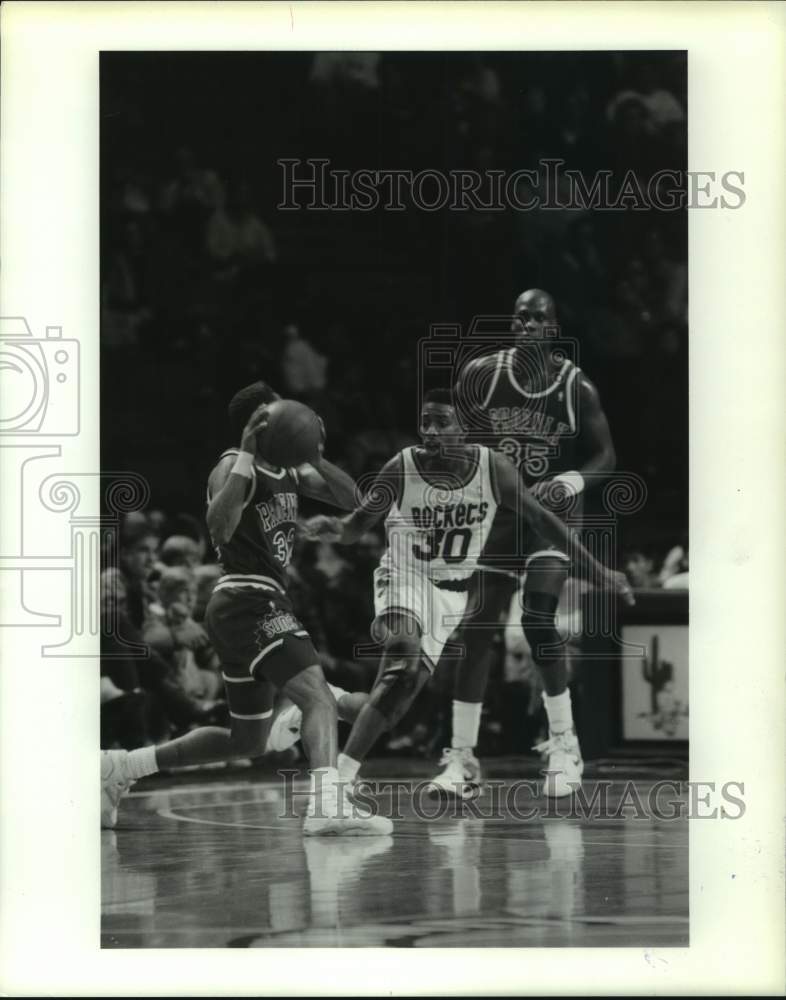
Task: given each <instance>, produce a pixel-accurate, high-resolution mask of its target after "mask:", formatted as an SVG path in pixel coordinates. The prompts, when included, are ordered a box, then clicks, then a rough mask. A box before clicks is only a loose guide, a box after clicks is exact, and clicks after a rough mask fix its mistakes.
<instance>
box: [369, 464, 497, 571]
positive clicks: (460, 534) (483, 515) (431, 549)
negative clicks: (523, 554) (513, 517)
mask: <svg viewBox="0 0 786 1000" xmlns="http://www.w3.org/2000/svg"><path fill="white" fill-rule="evenodd" d="M472 451H474V453H475V466H474V471H473V472H472V473H470V476H469V479H468V480H467V481H466V482H465V483H463V484H462V483H460V482H458V481H457V482H456V485H455V487H453V488H450V489H449V488H447V486H448V485H450V484H445V486H444V487H443V486H442V485H440V486H434V485H433V484H432V483H430V482H428V481H427V480H426V479H424V477H423V473H422V472H421V470H420V468H419V467H418V461H417V457H416V454H415V453H416V449H415V448H405V449H404V451H402V452H401V458H402V473H403V485H402V489H401V496H400V497H399V498H398V502H394V503H393V506H392V507H391V508H390V511H389V513H388V516H387V518H386V520H385V530H386V533H387V542H388V547H387V550H386V551H385V554H384V555H383V557H382V561H381V563H380V565H381V566H382V567H383V568H387V569H391V570H395V571H396V572H402V571H405V572H406V571H409V572H416V573H421V574H422V573H425V574H426V575H427V576H428V577H430V578H431V579H432V580H435V581H441V580H465V579H467V578H468V577H470V576H471V575H472V574H473V573H474V572H475V570H476V569H477V566H478V560H479V559H480V555H481V553H482V552H483V546H484V545H485V544H486V538H487V537H488V534H489V531H490V529H491V525H492V522H493V521H494V515H495V513H496V510H497V490H496V484H495V482H494V480H493V478H492V477H493V472H492V466H491V452H490V451H489V449H488V448H486V447H484V446H482V445H475V446H473V448H472Z"/></svg>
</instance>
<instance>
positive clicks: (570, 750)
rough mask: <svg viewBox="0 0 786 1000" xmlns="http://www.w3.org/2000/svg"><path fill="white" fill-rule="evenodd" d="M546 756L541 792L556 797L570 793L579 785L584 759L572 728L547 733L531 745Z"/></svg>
mask: <svg viewBox="0 0 786 1000" xmlns="http://www.w3.org/2000/svg"><path fill="white" fill-rule="evenodd" d="M533 750H537V751H538V752H539V753H541V754H544V756H545V757H546V767H545V768H544V779H543V794H544V795H547V796H548V797H549V798H552V799H558V798H562V797H563V796H565V795H572V794H573V792H575V791H576V790H577V789H578V788H579V787H580V785H581V776H582V774H583V773H584V761H583V760H582V759H581V748H580V747H579V741H578V738H577V736H576V734H575V732H574V731H573V730H572V729H568V730H567V731H566V732H564V733H549V738H548V739H547V740H544V741H543V742H542V743H538V744H537V746H535V747H533Z"/></svg>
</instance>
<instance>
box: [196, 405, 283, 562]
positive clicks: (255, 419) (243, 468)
mask: <svg viewBox="0 0 786 1000" xmlns="http://www.w3.org/2000/svg"><path fill="white" fill-rule="evenodd" d="M267 420H268V416H267V407H266V406H265V405H264V404H263V405H262V406H260V407H257V409H256V410H254V412H253V413H252V414H251V416H250V418H249V420H248V423H247V424H246V426H245V427H244V429H243V436H242V438H241V439H240V454H239V455H237V456H232V455H227V456H226V458H222V459H221V461H220V462H219V463H218V465H217V466H216V467H215V468H214V469H213V471H212V472H211V473H210V478H209V479H208V484H207V494H208V497H209V498H210V499H209V502H208V507H207V515H206V521H207V528H208V531H209V532H210V537H211V538H212V539H213V544H214V545H225V544H226V543H227V542H228V541H229V540H230V538H231V537H232V535H234V533H235V529H236V528H237V526H238V524H239V523H240V518H241V517H242V515H243V508H244V507H245V505H246V502H247V500H248V497H249V495H250V494H251V490H252V489H253V485H252V482H253V476H254V473H253V467H254V454H255V452H256V437H257V434H258V433H259V432H260V431H261V430H264V428H265V427H266V426H267Z"/></svg>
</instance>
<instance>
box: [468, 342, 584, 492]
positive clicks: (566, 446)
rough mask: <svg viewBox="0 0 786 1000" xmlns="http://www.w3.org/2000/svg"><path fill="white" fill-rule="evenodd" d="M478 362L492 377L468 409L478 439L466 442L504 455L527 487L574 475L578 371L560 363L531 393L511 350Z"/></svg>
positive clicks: (567, 361)
mask: <svg viewBox="0 0 786 1000" xmlns="http://www.w3.org/2000/svg"><path fill="white" fill-rule="evenodd" d="M483 360H484V363H485V364H487V365H488V366H489V367H491V366H493V374H492V377H491V381H490V384H489V387H488V390H487V391H486V392H485V393H484V397H483V398H482V399H478V400H474V401H473V403H472V408H471V410H470V419H472V420H473V432H476V431H479V433H473V434H472V435H471V436H473V437H475V438H476V439H477V440H482V441H483V442H484V443H485V444H488V445H490V446H491V447H493V448H495V449H496V450H497V451H500V452H502V453H503V454H504V455H506V456H507V457H508V458H509V459H510V460H511V461H512V462H513V464H514V465H516V467H517V468H518V469H519V471H520V472H521V474H522V475H523V477H524V480H525V482H526V483H527V484H528V485H532V484H533V483H536V482H538V481H539V480H541V479H545V478H551V477H553V476H556V475H559V473H561V472H567V471H568V470H569V469H575V468H576V464H577V462H576V450H577V449H576V444H577V437H578V431H577V428H578V422H577V418H576V413H577V409H578V398H577V390H578V384H579V379H578V376H579V374H580V372H581V369H580V368H578V367H577V366H576V365H574V364H573V362H572V361H570V360H567V359H566V360H565V361H564V362H563V363H562V366H561V368H560V369H559V371H558V372H557V373H556V374H555V375H554V378H553V381H552V382H551V384H550V385H549V386H547V388H545V389H543V390H541V391H539V392H531V391H528V390H527V389H526V388H524V386H523V385H522V381H523V375H524V368H525V366H524V365H523V364H520V363H519V356H518V355H517V352H516V349H515V348H511V349H509V350H505V351H498V352H497V353H496V354H493V355H489V356H488V358H484V359H483ZM475 416H476V417H477V418H478V419H477V424H476V425H475V420H474V419H473V418H474V417H475Z"/></svg>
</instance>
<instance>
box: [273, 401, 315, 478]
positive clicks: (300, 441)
mask: <svg viewBox="0 0 786 1000" xmlns="http://www.w3.org/2000/svg"><path fill="white" fill-rule="evenodd" d="M268 413H269V421H268V425H267V427H266V428H265V430H264V431H261V432H260V434H259V437H258V449H259V454H260V456H261V457H262V458H263V459H264V461H266V462H269V463H270V464H271V465H275V466H278V467H279V468H291V467H292V466H298V465H303V463H304V462H314V461H315V460H316V459H317V458H318V456H319V445H320V443H321V442H322V424H321V422H320V420H319V417H318V416H317V415H316V413H314V411H313V410H312V409H309V407H308V406H305V405H304V404H303V403H296V402H295V401H294V400H293V399H279V400H276V402H275V403H271V404H270V406H269V407H268Z"/></svg>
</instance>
